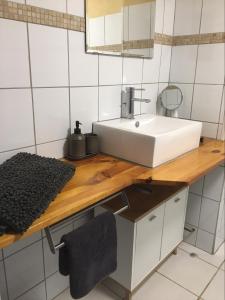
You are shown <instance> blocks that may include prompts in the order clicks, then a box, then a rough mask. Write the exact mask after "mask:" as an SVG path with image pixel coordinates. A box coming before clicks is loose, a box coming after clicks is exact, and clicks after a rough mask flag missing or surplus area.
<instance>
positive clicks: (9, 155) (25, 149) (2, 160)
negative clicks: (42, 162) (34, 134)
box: [0, 146, 36, 164]
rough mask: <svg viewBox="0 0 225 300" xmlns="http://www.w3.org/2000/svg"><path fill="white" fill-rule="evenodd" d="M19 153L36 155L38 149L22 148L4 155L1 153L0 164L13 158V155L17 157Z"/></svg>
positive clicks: (33, 147)
mask: <svg viewBox="0 0 225 300" xmlns="http://www.w3.org/2000/svg"><path fill="white" fill-rule="evenodd" d="M19 152H28V153H32V154H35V152H36V149H35V146H32V147H28V148H20V149H17V150H13V151H7V152H2V153H0V164H1V163H3V162H4V161H5V160H7V159H9V158H11V157H12V156H13V155H16V154H17V153H19Z"/></svg>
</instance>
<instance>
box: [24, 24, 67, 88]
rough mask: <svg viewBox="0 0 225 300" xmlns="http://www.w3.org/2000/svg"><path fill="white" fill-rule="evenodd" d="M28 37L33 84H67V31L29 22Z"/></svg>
mask: <svg viewBox="0 0 225 300" xmlns="http://www.w3.org/2000/svg"><path fill="white" fill-rule="evenodd" d="M29 37H30V55H31V72H32V82H33V86H35V87H54V86H68V51H67V31H66V30H64V29H60V28H54V27H48V26H42V25H35V24H29Z"/></svg>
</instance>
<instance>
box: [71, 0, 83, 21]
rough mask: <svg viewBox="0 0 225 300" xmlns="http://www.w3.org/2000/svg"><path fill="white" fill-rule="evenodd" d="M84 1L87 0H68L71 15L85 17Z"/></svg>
mask: <svg viewBox="0 0 225 300" xmlns="http://www.w3.org/2000/svg"><path fill="white" fill-rule="evenodd" d="M84 2H85V0H76V1H74V0H67V12H68V13H69V14H71V15H75V16H80V17H84V15H85V11H84Z"/></svg>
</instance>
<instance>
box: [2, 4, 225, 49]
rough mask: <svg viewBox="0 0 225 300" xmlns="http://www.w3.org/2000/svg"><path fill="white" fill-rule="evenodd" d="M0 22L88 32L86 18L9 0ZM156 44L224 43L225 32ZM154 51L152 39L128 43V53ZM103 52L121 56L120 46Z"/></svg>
mask: <svg viewBox="0 0 225 300" xmlns="http://www.w3.org/2000/svg"><path fill="white" fill-rule="evenodd" d="M0 18H4V19H10V20H15V21H21V22H28V23H34V24H39V25H46V26H53V27H58V28H64V29H69V30H74V31H80V32H85V18H83V17H79V16H74V15H70V14H67V13H61V12H57V11H54V10H49V9H45V8H39V7H36V6H32V5H27V4H21V3H16V2H12V1H7V0H0ZM154 43H155V44H161V45H168V46H181V45H202V44H216V43H225V32H217V33H206V34H195V35H181V36H174V37H173V36H170V35H166V34H161V33H155V37H154ZM152 47H153V40H151V39H149V40H147V39H146V40H136V41H129V42H125V44H124V48H125V49H144V48H152ZM100 48H101V50H102V51H106V50H110V51H112V52H118V51H119V50H120V49H121V45H120V44H117V45H105V46H102V47H100ZM93 50H100V49H99V47H95V49H94V48H93Z"/></svg>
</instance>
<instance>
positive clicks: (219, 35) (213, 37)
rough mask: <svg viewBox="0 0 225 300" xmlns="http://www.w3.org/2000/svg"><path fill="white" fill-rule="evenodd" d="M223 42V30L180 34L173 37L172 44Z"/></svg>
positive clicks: (224, 38)
mask: <svg viewBox="0 0 225 300" xmlns="http://www.w3.org/2000/svg"><path fill="white" fill-rule="evenodd" d="M217 43H225V32H216V33H204V34H194V35H180V36H174V37H173V46H181V45H203V44H217Z"/></svg>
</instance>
